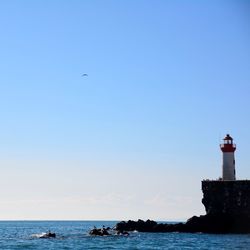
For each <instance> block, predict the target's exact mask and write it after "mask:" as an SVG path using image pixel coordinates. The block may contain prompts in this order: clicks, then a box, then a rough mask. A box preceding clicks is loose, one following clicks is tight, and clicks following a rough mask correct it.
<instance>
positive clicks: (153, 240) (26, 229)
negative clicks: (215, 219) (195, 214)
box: [0, 221, 250, 250]
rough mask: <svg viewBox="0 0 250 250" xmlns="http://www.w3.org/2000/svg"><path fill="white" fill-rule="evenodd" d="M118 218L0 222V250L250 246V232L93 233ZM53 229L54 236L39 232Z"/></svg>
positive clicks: (231, 247) (224, 247)
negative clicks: (223, 233)
mask: <svg viewBox="0 0 250 250" xmlns="http://www.w3.org/2000/svg"><path fill="white" fill-rule="evenodd" d="M115 223H116V222H115V221H0V249H4V250H8V249H74V250H78V249H143V250H144V249H214V250H215V249H220V250H222V249H250V235H249V234H245V235H244V234H228V235H220V234H201V233H193V234H191V233H138V232H133V233H131V234H130V235H129V236H106V237H98V236H89V235H88V231H89V230H90V229H92V228H93V227H94V226H96V227H102V226H103V225H104V226H110V227H112V226H114V225H115ZM48 230H51V231H52V232H55V233H56V234H57V237H56V238H54V239H40V238H37V234H41V233H42V232H47V231H48Z"/></svg>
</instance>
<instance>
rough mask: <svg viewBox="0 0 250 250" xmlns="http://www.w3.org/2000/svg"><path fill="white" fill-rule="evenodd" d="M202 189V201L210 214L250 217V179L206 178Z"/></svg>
mask: <svg viewBox="0 0 250 250" xmlns="http://www.w3.org/2000/svg"><path fill="white" fill-rule="evenodd" d="M202 191H203V199H202V203H203V204H204V206H205V208H206V213H207V214H208V215H221V214H224V215H229V216H232V217H248V218H250V180H239V181H221V180H218V181H210V180H204V181H202Z"/></svg>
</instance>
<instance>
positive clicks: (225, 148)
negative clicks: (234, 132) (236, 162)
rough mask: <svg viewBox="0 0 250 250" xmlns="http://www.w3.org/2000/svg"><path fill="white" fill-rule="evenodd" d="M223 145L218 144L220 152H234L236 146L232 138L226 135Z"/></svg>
mask: <svg viewBox="0 0 250 250" xmlns="http://www.w3.org/2000/svg"><path fill="white" fill-rule="evenodd" d="M223 141H224V143H223V144H220V148H221V151H222V152H234V151H235V150H236V145H235V144H233V138H232V137H231V136H230V135H229V134H227V135H226V136H225V138H224V139H223Z"/></svg>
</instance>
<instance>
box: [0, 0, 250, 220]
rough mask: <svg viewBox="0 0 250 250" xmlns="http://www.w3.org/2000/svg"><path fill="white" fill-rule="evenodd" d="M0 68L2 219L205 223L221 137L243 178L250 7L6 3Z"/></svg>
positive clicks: (248, 164) (108, 1) (249, 123)
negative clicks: (205, 189) (206, 195)
mask: <svg viewBox="0 0 250 250" xmlns="http://www.w3.org/2000/svg"><path fill="white" fill-rule="evenodd" d="M0 55H1V56H0V115H1V122H0V142H1V143H0V173H1V174H0V190H1V192H0V220H35V219H36V220H62V219H63V220H127V219H136V220H137V219H153V220H168V221H171V220H172V221H180V220H186V219H188V218H189V217H191V216H193V215H201V214H205V209H204V207H203V205H202V203H201V199H202V191H201V181H202V180H203V179H217V178H218V177H220V176H221V171H222V167H221V166H222V152H221V151H220V148H219V144H220V143H222V139H223V138H224V136H225V135H226V134H227V133H230V135H231V136H232V137H233V138H234V142H235V143H236V145H237V150H236V152H235V158H236V178H237V179H250V154H249V148H250V133H249V128H250V109H249V107H250V2H249V1H244V0H238V1H236V0H235V1H232V0H227V1H226V0H219V1H213V0H212V1H194V0H193V1H192V0H191V1H184V0H177V1H171V0H137V1H134V0H126V1H124V0H120V1H115V0H105V1H103V0H84V1H80V0H72V1H66V0H65V1H63V0H60V1H59V0H53V1H50V0H43V1H42V0H38V1H31V0H23V1H18V0H3V1H1V2H0ZM84 73H86V74H88V76H82V74H84Z"/></svg>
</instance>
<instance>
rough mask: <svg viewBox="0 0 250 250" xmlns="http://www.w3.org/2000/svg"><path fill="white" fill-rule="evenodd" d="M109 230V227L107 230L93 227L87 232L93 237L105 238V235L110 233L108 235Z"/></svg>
mask: <svg viewBox="0 0 250 250" xmlns="http://www.w3.org/2000/svg"><path fill="white" fill-rule="evenodd" d="M110 229H111V228H110V227H108V228H105V227H103V228H96V227H95V228H94V229H92V230H90V231H89V234H90V235H93V236H107V235H110V233H109V230H110Z"/></svg>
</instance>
